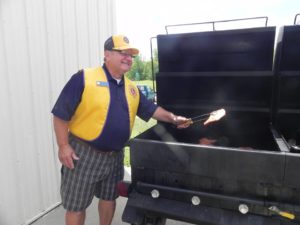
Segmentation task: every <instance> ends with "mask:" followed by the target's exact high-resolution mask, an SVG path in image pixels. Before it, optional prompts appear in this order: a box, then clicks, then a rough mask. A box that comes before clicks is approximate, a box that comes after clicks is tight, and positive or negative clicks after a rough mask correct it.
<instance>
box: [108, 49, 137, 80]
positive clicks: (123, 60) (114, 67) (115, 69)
mask: <svg viewBox="0 0 300 225" xmlns="http://www.w3.org/2000/svg"><path fill="white" fill-rule="evenodd" d="M130 53H131V52H130V51H125V50H123V51H117V50H113V51H105V63H106V65H107V67H108V69H109V71H110V73H111V74H112V75H113V76H120V75H123V74H124V73H126V72H128V71H129V70H130V69H131V66H132V63H133V56H132V55H131V54H130ZM116 78H118V77H116Z"/></svg>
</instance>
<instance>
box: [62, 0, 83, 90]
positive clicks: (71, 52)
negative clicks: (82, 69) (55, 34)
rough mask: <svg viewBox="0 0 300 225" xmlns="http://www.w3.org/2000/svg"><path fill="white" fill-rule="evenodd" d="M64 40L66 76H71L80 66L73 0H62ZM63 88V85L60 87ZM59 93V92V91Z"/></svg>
mask: <svg viewBox="0 0 300 225" xmlns="http://www.w3.org/2000/svg"><path fill="white" fill-rule="evenodd" d="M61 4H62V6H61V7H62V24H63V40H64V51H65V55H64V56H65V59H64V62H65V78H69V77H70V76H71V74H73V73H75V72H76V70H77V69H78V68H79V66H78V65H79V59H78V47H77V27H76V23H75V21H76V10H75V4H74V3H73V2H71V1H61ZM60 88H61V87H60ZM57 93H58V92H57Z"/></svg>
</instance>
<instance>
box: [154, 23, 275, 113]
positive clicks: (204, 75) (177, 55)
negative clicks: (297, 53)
mask: <svg viewBox="0 0 300 225" xmlns="http://www.w3.org/2000/svg"><path fill="white" fill-rule="evenodd" d="M274 38H275V27H262V28H251V29H238V30H226V31H212V32H199V33H186V34H169V35H158V36H157V44H158V61H159V72H158V74H157V76H156V81H157V99H158V103H159V104H160V105H162V106H164V107H166V108H169V109H175V111H178V110H179V109H180V108H182V109H185V110H186V109H188V108H197V109H204V108H206V109H207V110H210V109H212V110H215V109H218V108H225V109H226V110H227V109H228V108H230V109H237V110H246V111H255V112H257V111H263V112H266V113H270V107H271V96H272V82H273V70H272V66H273V51H274ZM207 110H203V111H204V112H205V111H207ZM200 111H201V110H200Z"/></svg>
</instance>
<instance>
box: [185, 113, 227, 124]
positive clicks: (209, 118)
mask: <svg viewBox="0 0 300 225" xmlns="http://www.w3.org/2000/svg"><path fill="white" fill-rule="evenodd" d="M225 115H226V111H225V109H218V110H216V111H213V112H211V113H206V114H202V115H199V116H195V117H193V118H190V119H189V121H188V123H189V124H194V123H198V122H202V121H204V123H203V125H207V124H209V123H211V122H215V121H218V120H220V119H221V118H222V117H224V116H225Z"/></svg>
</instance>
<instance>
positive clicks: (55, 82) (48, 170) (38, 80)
mask: <svg viewBox="0 0 300 225" xmlns="http://www.w3.org/2000/svg"><path fill="white" fill-rule="evenodd" d="M115 18H116V17H115V0H0V76H1V84H0V86H1V88H0V121H1V122H0V138H1V140H0V179H1V180H0V225H19V224H28V223H30V222H31V221H32V220H34V219H35V218H37V217H38V216H39V215H41V214H43V213H44V212H46V211H47V210H49V209H51V208H53V207H54V206H56V205H57V204H59V202H60V195H59V183H60V174H59V167H60V164H59V162H58V159H57V148H56V143H55V138H54V133H53V127H52V115H51V113H50V111H51V108H52V106H53V104H54V102H55V100H56V98H57V96H58V94H59V92H60V90H61V89H62V87H63V85H64V84H65V82H66V81H67V79H68V78H69V77H70V76H71V75H72V74H73V73H75V72H77V70H78V69H80V68H83V67H90V66H97V65H99V64H100V63H102V61H103V42H104V41H105V39H106V38H107V37H108V36H110V35H111V34H113V33H114V32H115V29H116V23H115Z"/></svg>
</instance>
